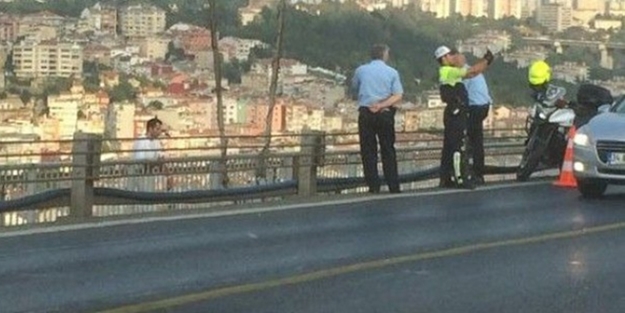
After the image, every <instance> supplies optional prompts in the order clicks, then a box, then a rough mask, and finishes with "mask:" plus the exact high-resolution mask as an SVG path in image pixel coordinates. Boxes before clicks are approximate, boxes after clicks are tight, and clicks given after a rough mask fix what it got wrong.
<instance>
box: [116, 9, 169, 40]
mask: <svg viewBox="0 0 625 313" xmlns="http://www.w3.org/2000/svg"><path fill="white" fill-rule="evenodd" d="M166 15H167V12H165V10H163V9H161V8H159V7H156V6H151V5H144V4H140V5H132V6H127V7H124V8H123V9H121V11H120V12H119V27H120V30H121V33H122V34H123V35H124V36H126V37H147V36H152V35H156V34H160V33H162V32H164V31H165V27H166V17H167V16H166Z"/></svg>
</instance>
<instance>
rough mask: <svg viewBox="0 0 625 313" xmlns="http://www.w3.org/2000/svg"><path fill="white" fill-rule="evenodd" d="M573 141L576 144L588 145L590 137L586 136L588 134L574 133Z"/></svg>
mask: <svg viewBox="0 0 625 313" xmlns="http://www.w3.org/2000/svg"><path fill="white" fill-rule="evenodd" d="M573 143H575V144H576V145H578V146H588V145H590V137H588V135H586V134H579V133H578V134H575V137H574V138H573Z"/></svg>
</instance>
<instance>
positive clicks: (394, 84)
mask: <svg viewBox="0 0 625 313" xmlns="http://www.w3.org/2000/svg"><path fill="white" fill-rule="evenodd" d="M352 92H353V93H354V96H355V97H357V99H358V106H360V107H369V106H371V105H373V104H375V103H377V102H380V101H383V100H385V99H387V98H388V97H390V96H392V95H398V94H403V93H404V89H403V87H402V85H401V80H400V79H399V73H398V72H397V70H395V69H394V68H392V67H390V66H388V65H386V63H384V61H382V60H373V61H371V62H369V63H367V64H365V65H361V66H360V67H358V68H357V69H356V72H355V73H354V78H353V79H352Z"/></svg>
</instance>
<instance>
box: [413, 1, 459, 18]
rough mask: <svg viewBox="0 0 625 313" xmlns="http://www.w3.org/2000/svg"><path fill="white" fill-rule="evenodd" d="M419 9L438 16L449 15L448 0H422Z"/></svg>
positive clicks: (449, 6)
mask: <svg viewBox="0 0 625 313" xmlns="http://www.w3.org/2000/svg"><path fill="white" fill-rule="evenodd" d="M421 11H423V12H430V13H432V14H434V15H435V16H436V17H438V18H448V17H449V16H450V15H451V12H452V11H451V1H450V0H422V1H421Z"/></svg>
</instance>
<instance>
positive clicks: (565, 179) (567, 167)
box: [553, 126, 577, 188]
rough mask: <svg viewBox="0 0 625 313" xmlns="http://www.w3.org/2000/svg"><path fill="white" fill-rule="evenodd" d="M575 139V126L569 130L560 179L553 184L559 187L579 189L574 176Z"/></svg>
mask: <svg viewBox="0 0 625 313" xmlns="http://www.w3.org/2000/svg"><path fill="white" fill-rule="evenodd" d="M574 137H575V126H573V127H571V129H569V140H568V143H567V145H566V151H565V152H564V162H562V170H561V171H560V177H559V178H558V180H556V181H555V182H554V183H553V184H554V185H556V186H558V187H568V188H577V180H576V179H575V175H573V138H574Z"/></svg>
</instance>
